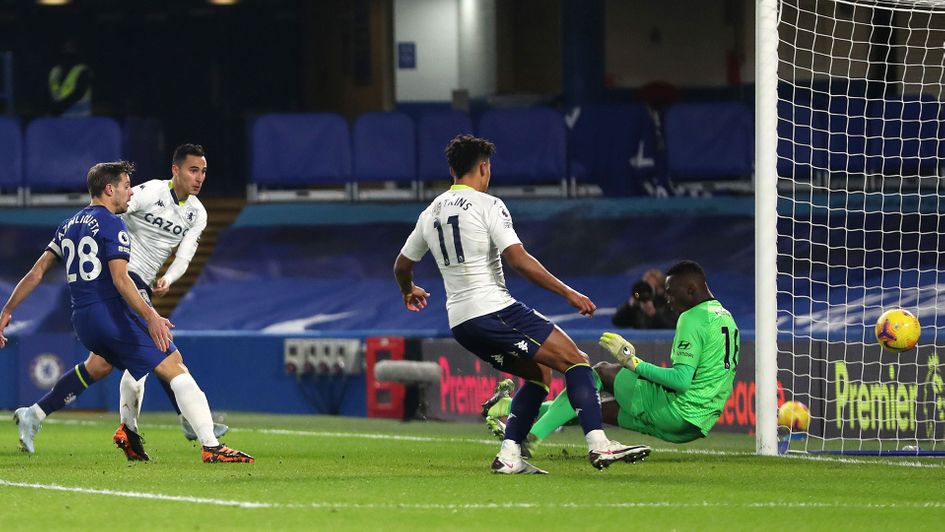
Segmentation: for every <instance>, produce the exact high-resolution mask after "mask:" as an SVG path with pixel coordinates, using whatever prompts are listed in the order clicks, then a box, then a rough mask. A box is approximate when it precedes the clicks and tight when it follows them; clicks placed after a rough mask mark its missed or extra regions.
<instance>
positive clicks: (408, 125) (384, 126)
mask: <svg viewBox="0 0 945 532" xmlns="http://www.w3.org/2000/svg"><path fill="white" fill-rule="evenodd" d="M352 140H353V141H354V178H355V180H356V181H359V182H363V181H399V182H410V181H415V180H416V179H417V142H416V132H415V131H414V126H413V121H412V120H411V119H410V117H409V116H407V115H405V114H403V113H398V112H390V113H365V114H363V115H361V116H359V117H358V119H357V120H355V122H354V128H353V132H352Z"/></svg>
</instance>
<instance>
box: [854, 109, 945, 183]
mask: <svg viewBox="0 0 945 532" xmlns="http://www.w3.org/2000/svg"><path fill="white" fill-rule="evenodd" d="M866 114H867V116H868V119H867V126H866V136H867V138H868V140H867V149H866V151H867V156H868V163H867V167H868V169H869V171H870V172H871V173H880V174H884V175H901V176H917V175H937V172H938V170H939V168H938V167H939V159H938V157H939V153H938V152H939V144H940V142H939V139H941V138H942V135H943V134H945V128H943V125H945V122H943V117H942V104H941V103H940V102H939V101H938V100H936V99H935V98H933V97H931V96H923V97H921V98H919V97H911V98H905V99H902V100H884V101H875V100H874V101H872V102H870V104H869V106H868V109H867V113H866Z"/></svg>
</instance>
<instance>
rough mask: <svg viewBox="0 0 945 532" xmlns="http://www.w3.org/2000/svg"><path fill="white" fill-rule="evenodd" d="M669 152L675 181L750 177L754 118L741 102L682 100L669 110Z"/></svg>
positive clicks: (672, 175)
mask: <svg viewBox="0 0 945 532" xmlns="http://www.w3.org/2000/svg"><path fill="white" fill-rule="evenodd" d="M665 130H666V152H667V157H668V164H669V173H670V176H671V177H672V179H673V180H674V181H677V182H678V181H711V180H718V179H731V178H749V177H750V176H751V173H752V166H753V163H754V117H753V116H752V113H751V110H750V109H748V107H746V106H745V105H743V104H741V103H732V102H718V103H683V104H678V105H675V106H673V107H672V108H670V109H669V111H668V112H667V113H666V127H665Z"/></svg>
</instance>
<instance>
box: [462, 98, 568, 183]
mask: <svg viewBox="0 0 945 532" xmlns="http://www.w3.org/2000/svg"><path fill="white" fill-rule="evenodd" d="M479 136H480V137H483V138H486V139H489V140H491V141H492V142H493V143H495V145H496V153H495V156H494V157H492V175H493V181H492V183H493V186H504V185H532V184H538V183H549V182H561V181H562V180H563V179H564V178H565V177H567V168H566V160H565V159H566V154H567V144H566V130H565V126H564V118H563V117H562V116H561V113H559V112H557V111H555V110H553V109H548V108H541V107H534V108H510V109H490V110H489V111H486V113H485V114H483V115H482V119H481V120H480V121H479Z"/></svg>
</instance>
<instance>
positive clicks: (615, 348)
mask: <svg viewBox="0 0 945 532" xmlns="http://www.w3.org/2000/svg"><path fill="white" fill-rule="evenodd" d="M598 343H599V344H600V345H601V347H603V348H604V349H606V350H607V351H609V352H610V354H611V355H613V357H614V358H616V359H617V362H620V365H621V366H623V367H625V368H627V369H629V370H630V371H633V372H636V370H637V366H638V365H640V362H643V361H642V360H640V359H639V358H637V349H636V348H635V347H633V344H631V343H630V342H628V341H627V340H626V339H624V337H623V336H620V335H619V334H617V333H612V332H605V333H604V334H602V335H600V341H599V342H598Z"/></svg>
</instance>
